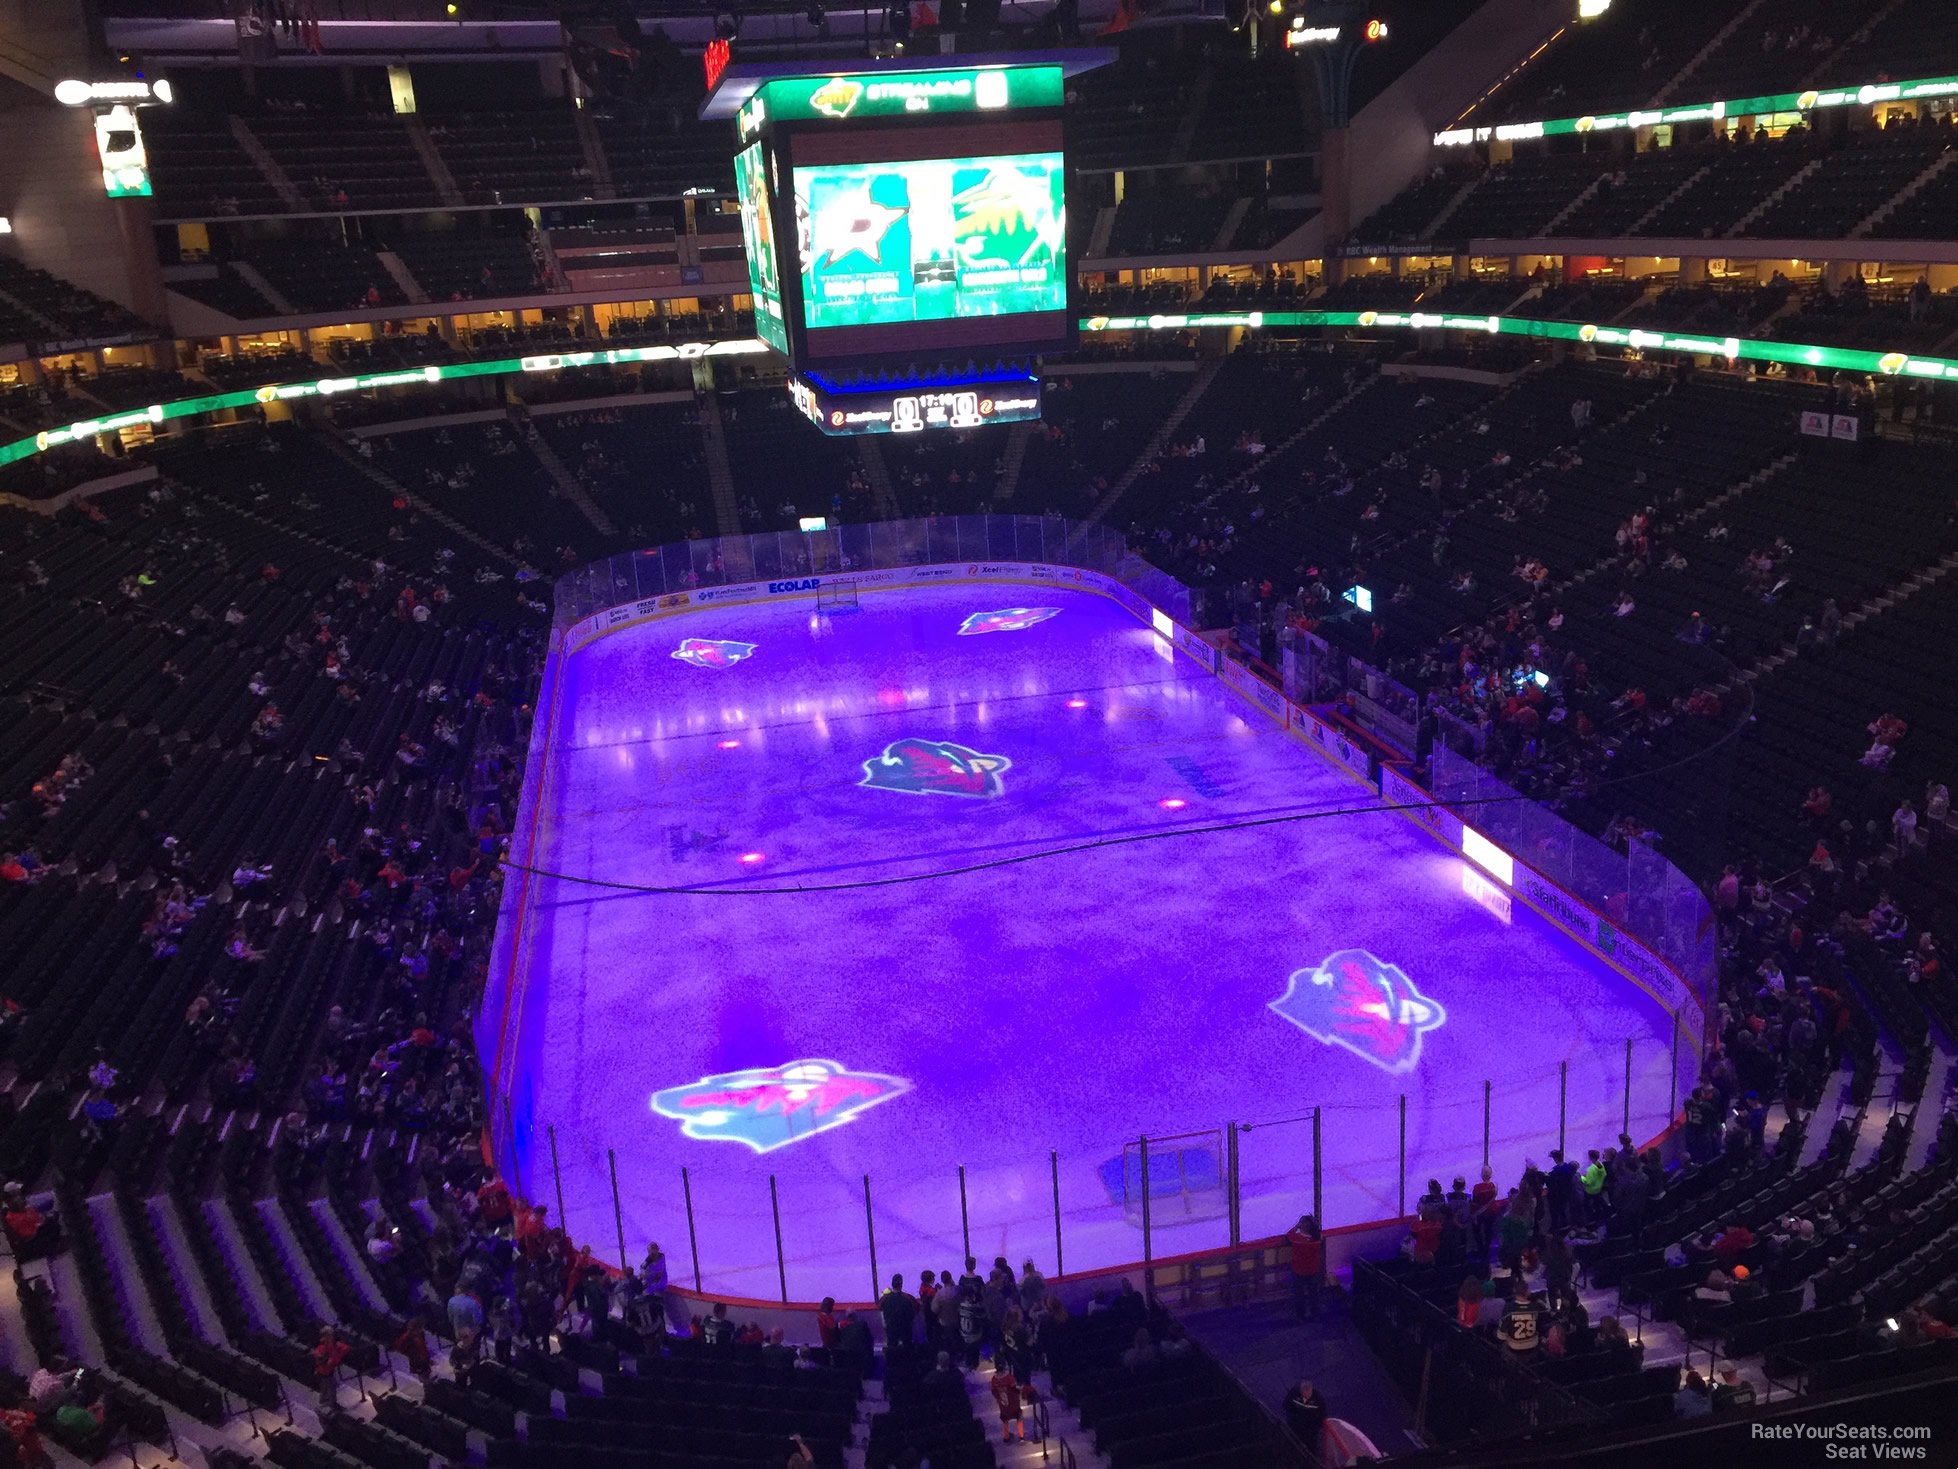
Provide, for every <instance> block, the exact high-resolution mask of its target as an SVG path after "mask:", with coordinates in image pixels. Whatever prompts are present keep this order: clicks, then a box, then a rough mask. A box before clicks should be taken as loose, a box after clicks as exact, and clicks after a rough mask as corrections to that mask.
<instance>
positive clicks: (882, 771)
mask: <svg viewBox="0 0 1958 1469" xmlns="http://www.w3.org/2000/svg"><path fill="white" fill-rule="evenodd" d="M1012 768H1013V762H1012V761H1011V760H1008V759H1007V758H1006V757H1005V756H1004V755H981V754H980V753H979V752H978V751H977V750H968V749H967V748H966V747H965V746H964V745H955V744H953V743H952V742H951V741H950V740H913V739H903V740H893V741H892V742H891V743H890V744H888V745H886V746H884V753H883V754H881V755H878V756H876V757H875V758H874V759H870V760H866V761H864V762H863V779H862V780H861V781H859V782H857V783H858V784H859V785H866V786H870V787H872V788H873V789H876V790H880V791H903V792H904V793H905V794H906V795H910V796H974V797H981V798H984V797H990V796H998V795H1002V794H1004V793H1005V790H1006V787H1005V786H1004V785H1003V784H1001V782H1000V776H1001V775H1002V774H1004V773H1005V772H1006V771H1008V770H1011V769H1012Z"/></svg>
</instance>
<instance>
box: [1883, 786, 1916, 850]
mask: <svg viewBox="0 0 1958 1469" xmlns="http://www.w3.org/2000/svg"><path fill="white" fill-rule="evenodd" d="M1890 834H1891V836H1892V837H1893V838H1894V839H1895V841H1896V843H1897V855H1898V856H1900V857H1908V856H1910V855H1911V853H1912V852H1913V851H1915V850H1916V844H1917V808H1916V807H1915V806H1914V805H1912V804H1911V803H1910V801H1909V800H1908V799H1906V800H1904V801H1902V802H1899V803H1898V806H1897V809H1896V810H1895V811H1893V812H1892V813H1891V814H1890Z"/></svg>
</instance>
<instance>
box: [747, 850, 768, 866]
mask: <svg viewBox="0 0 1958 1469" xmlns="http://www.w3.org/2000/svg"><path fill="white" fill-rule="evenodd" d="M741 860H742V861H743V862H745V863H747V864H748V866H750V867H753V866H754V865H755V864H756V863H757V862H762V861H765V860H767V859H766V858H765V857H764V856H763V855H762V854H761V853H760V852H743V853H742V854H741Z"/></svg>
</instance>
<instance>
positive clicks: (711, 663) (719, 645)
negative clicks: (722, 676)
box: [673, 638, 755, 668]
mask: <svg viewBox="0 0 1958 1469" xmlns="http://www.w3.org/2000/svg"><path fill="white" fill-rule="evenodd" d="M754 654H755V645H754V644H753V643H734V642H728V641H727V640H725V639H723V638H682V639H681V640H680V646H679V647H677V648H675V649H674V650H673V656H674V657H675V658H678V659H679V660H680V661H681V662H682V663H691V664H692V665H693V666H694V667H695V668H732V667H734V665H735V664H737V663H739V662H741V661H742V660H743V659H744V658H752V657H753V656H754Z"/></svg>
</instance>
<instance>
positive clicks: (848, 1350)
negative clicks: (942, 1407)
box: [836, 1311, 978, 1377]
mask: <svg viewBox="0 0 1958 1469" xmlns="http://www.w3.org/2000/svg"><path fill="white" fill-rule="evenodd" d="M836 1356H837V1358H838V1359H839V1360H840V1361H842V1362H845V1363H847V1364H848V1365H849V1366H850V1367H851V1369H852V1370H854V1371H856V1372H859V1373H861V1374H863V1375H864V1376H866V1377H868V1376H869V1375H870V1369H871V1367H872V1365H873V1364H874V1359H875V1349H874V1348H873V1346H872V1344H871V1340H870V1327H869V1325H868V1324H867V1323H866V1322H865V1321H864V1319H863V1318H862V1317H861V1316H859V1315H857V1313H856V1312H855V1311H845V1312H844V1313H843V1320H842V1321H841V1322H840V1323H839V1324H838V1326H837V1328H836ZM973 1365H974V1366H975V1367H976V1366H977V1365H978V1356H977V1354H976V1353H975V1354H974V1356H973Z"/></svg>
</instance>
